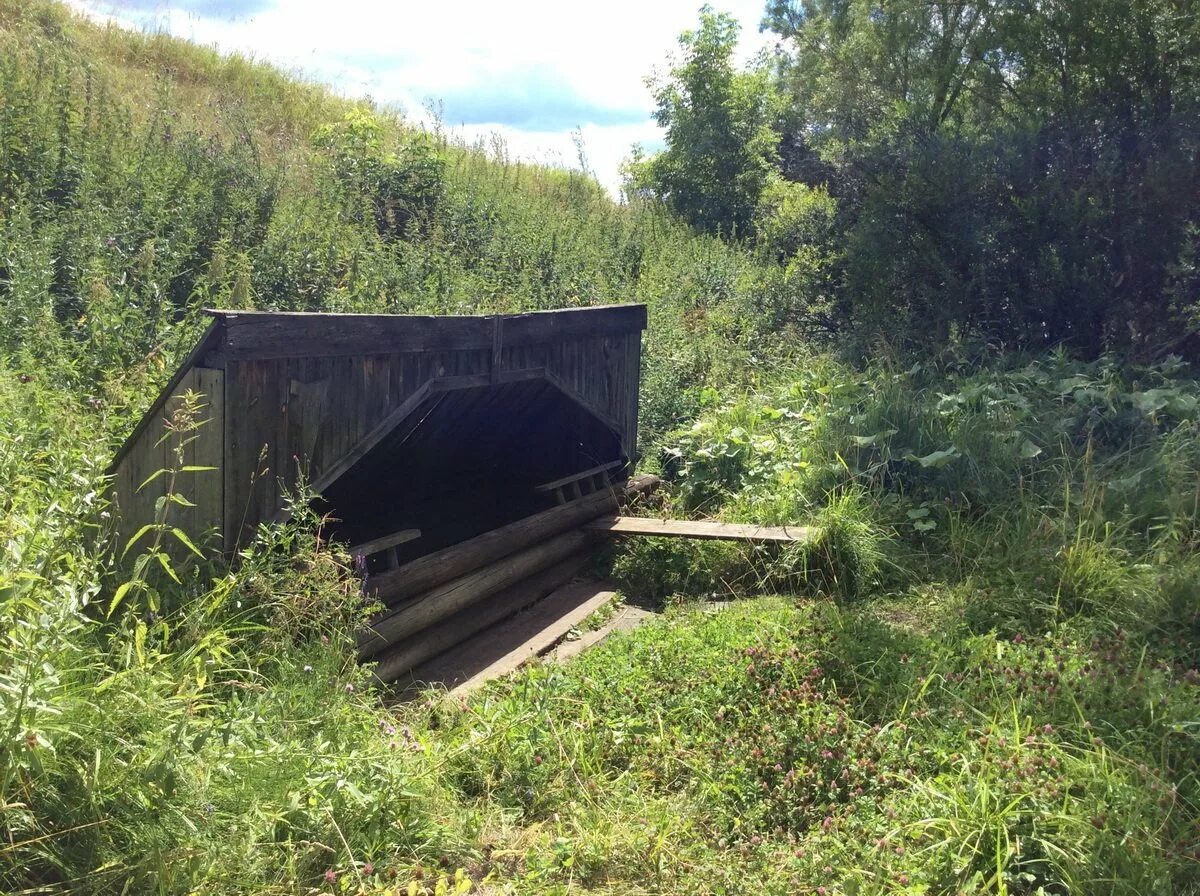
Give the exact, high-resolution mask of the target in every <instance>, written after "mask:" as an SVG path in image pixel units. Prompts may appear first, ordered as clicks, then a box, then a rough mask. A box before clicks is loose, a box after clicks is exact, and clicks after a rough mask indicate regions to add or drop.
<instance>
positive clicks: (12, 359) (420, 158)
mask: <svg viewBox="0 0 1200 896" xmlns="http://www.w3.org/2000/svg"><path fill="white" fill-rule="evenodd" d="M789 282H790V281H789V279H788V274H787V272H786V271H783V270H781V269H780V268H779V267H778V266H777V265H775V264H774V263H772V262H770V261H769V260H766V259H764V258H762V257H759V256H758V255H757V254H756V253H755V252H754V251H752V250H750V249H748V248H746V247H744V246H738V245H730V244H727V243H724V242H722V241H720V240H718V239H716V238H711V237H704V236H697V235H695V234H694V233H692V232H691V231H690V230H688V229H687V228H685V227H683V226H682V225H680V224H679V223H677V222H675V221H674V220H672V219H671V218H670V217H669V216H668V215H666V214H664V213H663V212H662V211H661V210H659V209H658V208H656V207H654V206H652V205H638V204H635V205H632V206H617V205H614V204H613V203H612V202H610V201H609V200H608V199H606V198H605V197H604V196H603V195H602V194H601V192H600V191H599V189H598V187H597V186H596V185H595V184H594V183H593V182H591V181H590V180H588V179H586V178H584V177H582V176H581V175H579V174H576V173H572V172H568V171H560V170H549V169H544V168H538V167H530V166H526V165H518V164H515V163H512V162H511V161H506V160H505V159H504V158H503V157H502V156H498V155H497V154H496V153H493V154H491V155H490V156H489V155H485V154H483V153H482V152H481V151H479V150H477V149H472V148H469V147H462V146H457V145H454V144H452V143H450V142H448V141H447V140H446V139H445V138H444V137H443V136H442V135H439V134H436V133H435V134H421V133H417V132H414V131H412V130H410V129H407V128H405V126H404V123H403V122H402V121H400V120H398V119H397V118H396V117H395V116H393V115H390V114H388V113H386V112H383V111H380V110H377V109H371V108H369V107H367V106H365V105H363V104H360V103H354V102H350V101H347V100H344V99H339V98H337V97H335V96H332V95H330V94H329V93H328V92H327V91H325V90H323V89H321V88H319V87H315V86H313V85H310V84H306V83H304V82H303V81H301V80H299V79H296V78H293V77H291V76H288V75H286V74H283V73H280V72H277V71H275V70H273V69H271V68H269V67H267V66H263V65H259V64H256V63H253V62H250V61H247V60H244V59H238V58H224V57H221V56H218V55H217V54H215V53H213V52H211V51H209V50H206V49H203V48H198V47H195V46H192V45H189V44H186V43H182V42H179V41H174V40H171V39H168V38H164V37H161V36H143V35H134V34H129V33H126V32H122V31H119V30H116V29H106V28H101V27H97V26H95V25H93V24H89V23H87V22H85V21H82V20H80V19H77V18H75V17H73V16H71V15H70V14H68V13H67V12H65V11H64V10H63V9H62V8H61V7H58V6H54V5H47V4H40V3H12V2H5V0H0V315H2V318H0V319H3V320H4V322H5V324H6V326H5V327H4V328H3V329H2V330H0V890H3V891H5V892H15V893H26V892H28V893H58V892H77V893H110V892H111V893H143V892H154V893H181V894H182V893H193V892H200V893H230V894H233V893H248V892H254V893H305V894H308V893H356V892H362V893H409V894H420V893H466V892H485V893H503V892H519V893H582V892H591V893H612V894H618V893H620V894H626V893H680V894H683V893H742V892H752V893H758V892H761V893H777V894H793V893H816V894H825V896H832V894H846V896H851V894H854V896H861V894H908V896H917V894H958V893H980V894H982V893H995V894H1014V896H1015V894H1022V896H1024V894H1029V896H1033V894H1039V893H1040V894H1068V893H1070V894H1077V893H1078V894H1083V893H1086V894H1130V896H1133V894H1187V893H1195V892H1198V891H1200V835H1198V833H1197V832H1198V831H1200V778H1198V775H1200V771H1198V770H1200V728H1198V727H1197V719H1200V671H1198V668H1200V646H1198V645H1200V559H1198V558H1197V552H1196V548H1197V542H1198V535H1200V448H1198V447H1197V446H1200V432H1198V431H1197V430H1198V427H1200V389H1198V387H1197V385H1196V380H1195V378H1194V375H1193V373H1192V372H1191V371H1190V370H1188V369H1186V368H1184V367H1182V366H1181V365H1179V364H1177V363H1173V362H1166V363H1163V364H1160V365H1157V366H1154V367H1139V368H1134V367H1130V366H1128V365H1124V364H1121V363H1118V362H1117V361H1116V360H1113V359H1107V358H1106V359H1102V360H1100V361H1097V362H1093V363H1090V364H1083V363H1079V362H1077V361H1073V360H1071V359H1070V358H1068V357H1065V356H1060V355H1055V356H1040V357H1015V356H993V355H970V356H968V355H965V354H962V353H960V352H958V351H956V350H955V349H953V348H950V347H947V349H946V350H945V352H944V353H943V355H941V356H939V357H936V358H924V359H912V358H906V359H904V360H903V361H901V360H900V359H896V358H893V357H892V356H891V354H890V353H889V351H888V349H887V347H886V346H880V347H879V348H878V350H877V352H876V353H875V354H876V357H875V358H874V359H873V361H872V362H871V363H870V364H865V365H858V366H851V365H849V364H847V363H846V362H845V361H842V360H838V359H837V358H835V357H832V356H830V355H828V354H821V353H819V352H818V350H817V349H816V348H815V347H814V346H812V345H806V344H804V343H803V342H802V340H801V338H800V337H801V335H802V334H798V333H796V332H794V331H792V330H791V329H790V328H789V326H788V324H787V322H788V321H790V320H794V319H798V318H797V316H796V315H793V314H792V313H791V312H792V310H793V309H794V306H795V303H797V302H799V301H800V299H799V298H797V296H796V294H795V286H794V283H792V284H791V285H789ZM630 300H635V301H644V302H646V303H647V304H648V305H649V308H650V331H649V333H648V334H647V346H646V361H645V365H646V366H645V370H644V373H643V386H644V395H643V402H642V407H643V415H644V416H643V421H642V424H643V431H642V440H643V444H644V445H646V446H647V447H648V448H649V451H648V456H647V459H646V464H647V465H648V466H650V467H655V468H660V469H661V470H662V471H663V472H664V473H665V474H666V475H668V476H669V477H670V478H671V480H672V481H671V485H670V487H669V489H668V490H667V500H668V502H669V505H670V509H671V511H672V512H674V513H678V514H681V515H683V514H708V515H717V516H721V517H724V518H727V519H732V520H746V521H759V522H763V523H784V522H795V521H815V522H817V523H819V524H820V526H821V529H822V533H823V534H822V537H821V538H820V539H819V540H817V541H816V542H815V543H813V544H811V545H807V546H804V547H802V548H794V549H792V550H788V551H784V552H772V551H769V550H761V551H759V550H747V549H745V548H742V547H740V546H731V545H716V544H704V545H695V544H689V543H681V542H672V541H653V540H651V541H645V542H641V543H639V544H637V545H633V546H631V547H629V548H625V549H622V550H620V551H617V552H614V554H613V555H612V556H611V557H608V558H606V560H605V562H606V563H607V564H608V565H609V566H611V568H612V570H613V572H614V573H615V574H616V575H618V576H619V577H620V578H621V579H622V580H623V582H624V583H625V588H626V590H627V591H628V592H629V593H630V594H635V593H636V594H637V595H639V596H642V597H648V598H652V599H656V600H658V601H659V602H661V603H662V604H663V605H664V607H666V608H667V612H666V613H665V614H664V616H663V618H662V619H660V620H658V621H656V622H654V623H651V624H649V625H647V626H646V627H644V628H642V629H640V630H639V631H637V632H636V633H632V634H629V635H625V636H621V637H617V638H614V639H613V640H611V641H609V642H606V643H605V644H603V645H601V646H600V647H599V648H596V649H594V650H593V651H590V652H589V653H588V654H586V655H585V656H584V657H582V658H581V659H580V660H578V661H577V662H575V663H573V664H571V665H569V666H566V667H534V668H530V669H527V670H525V671H524V672H522V673H521V674H519V675H517V676H516V677H514V678H513V679H511V680H508V681H505V682H501V683H497V684H495V685H493V686H492V687H490V688H489V689H488V690H486V691H484V692H483V693H481V694H479V695H477V696H475V697H473V698H471V699H469V700H446V699H443V698H441V697H439V696H438V695H436V694H430V695H427V696H426V698H424V699H422V700H419V701H417V702H416V703H413V704H410V705H407V706H405V707H402V708H393V709H389V708H388V707H386V706H385V705H384V703H383V702H382V700H381V695H380V694H378V693H377V692H375V691H373V690H372V689H371V688H370V686H369V683H368V681H369V676H368V675H367V673H366V672H365V670H362V669H360V668H358V667H357V665H356V664H355V662H354V661H353V637H352V633H353V631H354V629H355V627H356V625H358V624H359V623H360V622H361V620H362V618H363V617H364V615H365V614H366V613H367V612H368V610H369V608H367V607H364V606H363V605H362V601H361V600H360V598H359V596H358V595H359V585H358V582H357V581H356V580H355V578H354V575H353V571H352V570H351V569H350V568H349V563H348V558H346V557H344V556H342V555H340V554H339V553H338V552H337V551H336V550H330V549H327V548H326V547H325V546H323V545H322V544H320V542H319V540H318V539H317V538H316V537H315V533H316V530H317V525H318V523H317V521H316V520H313V519H311V518H309V517H308V516H306V515H305V514H304V513H303V512H301V513H300V514H299V515H298V517H297V519H296V520H295V521H294V522H293V523H292V524H290V525H289V526H287V527H283V528H277V529H264V530H263V532H262V533H261V534H260V538H259V540H258V542H256V543H255V544H254V545H252V546H251V547H250V548H248V549H247V550H246V552H245V554H244V556H243V557H241V558H240V562H239V565H238V566H237V568H236V569H227V568H203V569H200V568H195V567H183V566H178V567H172V568H171V569H164V570H163V571H162V573H161V575H160V579H161V588H160V592H161V594H162V595H164V598H165V599H164V600H163V601H162V602H161V603H157V604H155V605H153V606H151V605H150V604H149V603H148V602H147V601H146V599H145V595H144V594H141V593H138V592H136V591H130V592H125V593H123V600H122V601H121V603H120V606H119V607H117V608H116V609H115V610H114V609H113V607H114V602H115V599H116V598H117V597H118V596H119V595H122V592H121V591H120V585H121V584H122V583H123V582H124V581H126V580H127V579H128V576H129V572H128V569H129V564H130V563H131V562H134V560H135V558H131V557H126V558H122V557H121V556H120V555H121V553H122V550H121V548H122V546H120V545H114V544H113V543H112V535H111V519H110V516H109V510H108V508H107V506H106V505H105V503H104V501H103V499H102V497H101V496H102V495H103V494H104V493H105V483H104V479H103V475H102V471H103V469H104V467H105V465H106V463H107V461H108V458H109V457H110V456H111V451H112V449H113V447H114V445H115V444H116V442H117V441H119V439H120V438H121V437H122V436H123V435H124V434H125V433H126V432H127V431H128V430H129V428H130V427H131V426H132V424H133V422H134V420H135V419H136V418H137V416H138V414H139V412H140V410H141V409H142V408H144V407H145V406H146V405H147V404H148V403H149V401H150V400H151V398H152V397H153V395H154V393H155V391H156V389H157V387H158V385H159V384H160V383H162V382H163V381H165V379H166V378H167V377H168V376H169V375H170V373H171V370H172V368H173V366H174V364H175V363H176V361H177V360H178V359H179V357H180V353H181V352H182V351H184V350H186V348H187V346H188V344H189V342H190V341H191V340H192V339H194V338H195V336H196V334H197V332H198V328H199V327H200V325H201V321H200V317H199V313H198V312H199V309H201V308H202V307H204V306H211V305H222V306H227V307H263V308H289V309H291V308H295V309H316V308H324V309H331V310H364V311H408V310H414V311H416V310H420V311H467V310H472V311H473V310H480V311H492V310H514V309H524V308H539V307H549V306H555V305H570V304H589V303H598V302H610V301H630ZM138 550H139V549H135V550H134V551H133V553H134V554H136V553H137V551H138ZM147 556H148V555H147ZM176 578H177V579H178V580H179V581H177V582H176V581H173V579H176ZM764 595H765V596H764ZM714 597H715V598H718V599H719V601H718V602H716V603H714V602H712V598H714ZM730 598H739V599H740V600H738V601H737V602H736V603H733V604H730V605H726V603H725V602H726V600H727V599H730Z"/></svg>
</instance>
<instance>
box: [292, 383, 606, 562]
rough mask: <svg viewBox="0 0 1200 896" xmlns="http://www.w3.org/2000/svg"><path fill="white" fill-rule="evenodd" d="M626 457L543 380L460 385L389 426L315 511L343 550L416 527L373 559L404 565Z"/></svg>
mask: <svg viewBox="0 0 1200 896" xmlns="http://www.w3.org/2000/svg"><path fill="white" fill-rule="evenodd" d="M626 460H627V458H624V457H623V456H622V447H621V440H620V438H619V437H618V435H617V433H616V432H615V431H614V430H613V429H612V428H611V427H610V426H609V425H608V424H607V423H606V422H605V421H603V420H601V419H599V418H598V417H597V416H595V415H594V414H593V413H591V412H590V411H589V410H588V409H587V408H585V407H584V406H583V405H581V404H580V403H579V402H578V401H576V400H575V399H574V398H572V397H571V396H569V395H567V394H566V393H565V392H563V391H562V390H560V389H559V388H558V387H557V386H555V385H554V384H553V383H551V382H550V381H549V380H546V379H542V378H537V379H529V380H523V381H519V382H511V383H500V384H494V385H486V386H472V387H468V388H459V389H453V390H448V391H442V392H438V393H435V394H433V395H430V397H429V398H427V399H426V400H425V401H424V402H423V403H421V404H420V405H419V406H418V407H416V408H415V409H414V410H413V411H412V412H411V413H410V414H408V415H406V416H405V417H404V418H403V419H402V420H399V421H396V422H395V423H394V425H393V428H392V429H391V430H390V432H388V433H387V434H386V435H384V436H383V437H382V438H381V439H380V440H379V442H377V443H376V444H375V445H374V446H373V447H372V448H371V449H370V450H369V451H368V452H367V453H366V454H364V455H363V457H361V458H360V459H359V460H358V461H357V462H356V463H355V464H354V465H353V466H351V467H350V468H349V469H348V470H347V471H346V472H345V473H344V474H342V476H340V477H339V478H338V479H337V480H336V481H335V482H333V483H332V484H331V485H329V486H327V487H326V488H325V489H324V493H323V495H322V498H321V500H319V501H318V502H317V505H316V509H317V510H318V511H319V512H321V513H324V514H327V515H328V516H329V518H330V525H329V528H328V532H329V534H330V536H331V537H333V538H336V539H338V540H339V541H343V542H345V543H347V544H349V545H357V544H362V543H364V542H368V541H371V540H374V539H379V538H382V537H384V536H387V535H389V534H391V533H394V532H398V531H400V530H406V529H418V530H420V537H418V538H414V539H413V540H411V541H407V542H405V543H402V544H399V545H398V546H396V547H395V549H394V552H393V553H391V554H390V555H389V556H383V555H376V556H375V557H373V558H372V559H371V563H372V566H373V567H374V566H377V565H379V564H381V563H383V564H386V563H396V562H399V563H403V562H407V561H408V560H412V559H415V558H417V557H419V556H422V555H424V554H427V553H430V552H431V551H436V550H439V549H440V548H444V547H447V546H448V545H451V544H455V543H457V542H459V541H463V540H464V539H467V538H471V537H473V536H475V535H479V534H481V533H483V532H486V531H488V530H490V529H495V528H497V527H499V526H502V525H504V524H506V523H510V522H514V521H515V520H518V519H520V518H522V517H525V516H528V515H530V514H533V513H536V512H538V511H540V510H544V509H547V508H549V507H552V506H554V505H555V504H556V503H557V501H558V499H557V498H556V495H555V493H554V492H553V491H547V490H545V489H542V490H539V488H538V487H539V486H545V485H546V484H547V483H551V482H554V481H555V480H559V479H561V478H563V477H570V476H572V475H573V474H576V473H580V472H582V471H585V470H591V469H595V468H597V467H600V466H602V465H605V464H615V466H616V467H617V468H619V467H621V466H622V465H623V462H624V461H626Z"/></svg>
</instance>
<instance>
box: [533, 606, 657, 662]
mask: <svg viewBox="0 0 1200 896" xmlns="http://www.w3.org/2000/svg"><path fill="white" fill-rule="evenodd" d="M657 615H658V614H657V613H655V612H653V611H652V610H646V609H643V608H642V607H634V606H624V607H621V608H620V609H619V610H617V611H616V613H615V614H613V617H612V619H610V620H608V622H606V623H604V625H602V626H600V627H599V628H597V629H593V630H592V631H590V632H584V633H583V634H582V635H580V636H579V637H578V638H576V639H575V640H573V641H571V640H564V641H563V642H562V643H560V644H559V645H558V646H557V647H555V648H554V651H553V652H552V653H551V654H549V656H548V657H547V658H548V659H549V660H551V661H553V662H555V663H565V662H567V661H568V660H571V659H574V658H575V657H577V656H579V654H581V653H583V652H584V651H585V650H587V649H588V648H591V647H595V646H596V645H597V644H599V643H600V642H601V641H603V640H604V639H605V638H607V637H608V636H609V635H614V634H616V633H617V632H631V631H633V630H634V629H635V628H637V627H638V626H640V625H641V624H642V623H644V622H648V621H649V620H651V619H653V618H654V617H655V616H657Z"/></svg>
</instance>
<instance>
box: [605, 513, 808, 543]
mask: <svg viewBox="0 0 1200 896" xmlns="http://www.w3.org/2000/svg"><path fill="white" fill-rule="evenodd" d="M583 528H584V529H589V530H591V531H593V532H607V533H609V534H612V535H649V536H654V537H658V538H702V539H715V540H719V541H765V542H794V541H809V540H811V539H812V537H813V534H814V533H815V531H816V530H814V529H813V528H812V527H810V526H786V527H778V526H754V525H744V524H739V523H718V522H714V521H712V520H663V519H650V518H646V517H638V516H606V517H600V518H599V519H596V520H592V521H591V522H589V523H585V524H584V526H583Z"/></svg>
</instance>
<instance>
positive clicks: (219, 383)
mask: <svg viewBox="0 0 1200 896" xmlns="http://www.w3.org/2000/svg"><path fill="white" fill-rule="evenodd" d="M224 379H225V373H224V371H222V370H212V369H208V368H203V367H193V368H191V369H190V370H188V371H186V373H185V374H184V375H183V376H182V377H181V378H180V379H179V381H178V383H177V384H176V386H175V388H174V389H173V390H172V392H171V394H170V396H169V397H168V398H167V400H166V402H165V403H164V404H163V406H162V411H161V413H160V414H159V415H158V419H157V420H155V421H151V423H150V425H148V426H146V427H145V428H143V429H142V431H141V434H140V436H139V438H138V440H137V442H136V443H135V444H134V445H133V446H132V448H131V449H130V451H129V453H128V454H127V455H126V456H125V458H124V459H123V461H122V463H121V465H120V466H119V468H118V469H117V471H116V474H115V476H114V478H113V489H112V490H113V494H114V500H115V502H116V508H117V521H118V526H117V534H118V538H119V539H120V543H119V546H118V550H124V548H125V544H126V542H127V541H128V540H129V538H131V537H132V536H133V535H134V533H136V532H137V531H138V529H140V528H141V527H142V526H143V525H145V524H146V523H148V522H151V521H153V520H155V519H156V512H157V505H158V502H159V500H160V499H162V498H163V497H164V495H165V494H166V492H167V489H168V487H169V486H170V483H171V480H170V479H169V478H168V477H167V476H158V477H157V478H155V479H154V480H153V481H151V482H149V483H146V484H145V485H143V483H145V481H146V480H147V479H148V478H150V477H151V476H153V475H154V474H155V473H157V472H158V471H159V470H167V469H171V468H174V467H177V466H179V463H178V458H177V455H176V449H177V448H178V447H179V445H180V442H181V439H190V440H191V441H190V442H188V443H187V444H186V445H185V446H184V453H183V465H185V466H189V467H211V468H212V469H210V470H202V471H196V472H186V473H180V474H179V475H178V476H176V478H175V480H174V485H173V488H174V490H175V492H176V493H177V494H179V495H181V496H183V497H184V498H186V499H188V500H189V501H190V502H192V504H193V506H191V507H185V506H182V505H179V504H170V505H168V506H167V508H166V510H167V516H165V517H164V522H168V523H169V524H170V525H172V526H178V527H179V528H180V529H182V530H183V531H184V532H186V533H187V534H188V536H189V537H190V538H192V539H193V541H195V542H196V543H197V544H198V545H201V546H204V547H209V548H215V549H220V547H221V542H220V538H219V536H220V533H221V527H222V521H223V516H224V500H223V497H224V495H223V493H224V475H223V470H222V467H223V465H224V434H225V386H224ZM188 391H194V392H198V393H200V394H201V395H203V399H202V405H201V407H200V409H199V413H198V415H197V417H196V423H197V428H196V429H195V430H194V431H193V432H191V433H181V434H176V433H168V431H167V427H166V423H167V421H168V420H169V419H170V418H171V416H172V415H173V414H174V413H175V412H176V410H177V409H178V407H179V404H180V401H181V400H182V396H183V394H184V393H185V392H188ZM209 535H215V536H216V537H215V538H209V537H207V536H209ZM146 541H147V542H148V536H147V537H146ZM205 542H207V545H205V544H204V543H205ZM141 543H142V542H139V544H141ZM165 544H167V545H168V546H169V548H170V550H171V553H172V554H178V555H180V556H182V553H181V551H180V550H179V546H178V545H177V544H176V543H174V542H173V541H172V540H170V539H168V540H167V542H165ZM132 553H135V554H136V553H137V547H134V548H133V550H132Z"/></svg>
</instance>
